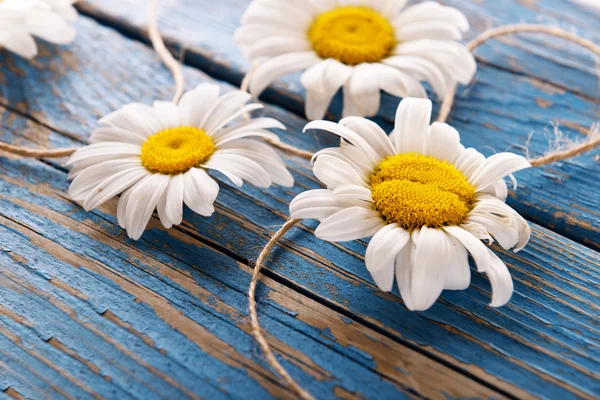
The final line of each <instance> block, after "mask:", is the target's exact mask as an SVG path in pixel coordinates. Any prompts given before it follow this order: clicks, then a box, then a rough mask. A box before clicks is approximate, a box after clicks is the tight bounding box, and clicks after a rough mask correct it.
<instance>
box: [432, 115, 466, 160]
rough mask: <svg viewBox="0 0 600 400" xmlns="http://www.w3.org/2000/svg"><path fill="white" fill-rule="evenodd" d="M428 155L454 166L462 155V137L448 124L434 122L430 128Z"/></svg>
mask: <svg viewBox="0 0 600 400" xmlns="http://www.w3.org/2000/svg"><path fill="white" fill-rule="evenodd" d="M428 147H429V151H428V155H430V156H433V157H435V158H437V159H438V160H441V161H448V162H449V163H451V164H453V163H454V161H456V158H457V157H458V156H459V154H460V150H461V149H460V135H459V134H458V131H457V130H456V129H454V128H452V127H451V126H450V125H448V124H442V123H440V122H434V123H433V124H432V125H431V127H430V128H429V146H428Z"/></svg>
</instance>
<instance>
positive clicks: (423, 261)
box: [411, 226, 453, 311]
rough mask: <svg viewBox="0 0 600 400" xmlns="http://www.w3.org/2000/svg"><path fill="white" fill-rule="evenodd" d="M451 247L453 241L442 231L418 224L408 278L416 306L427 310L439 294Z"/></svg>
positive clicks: (445, 274) (417, 308)
mask: <svg viewBox="0 0 600 400" xmlns="http://www.w3.org/2000/svg"><path fill="white" fill-rule="evenodd" d="M452 251H453V246H452V242H451V241H450V239H449V237H448V236H446V234H445V233H444V231H442V230H441V229H432V228H428V227H426V226H424V227H422V228H421V233H420V235H419V241H418V243H417V250H416V254H415V265H414V268H413V272H412V279H411V290H412V296H413V306H414V309H415V310H418V311H424V310H427V309H428V308H429V307H431V306H432V305H433V303H435V301H436V300H437V298H438V297H440V294H441V293H442V290H443V289H444V284H445V282H446V277H447V275H448V260H449V259H451V258H452V257H453V254H452Z"/></svg>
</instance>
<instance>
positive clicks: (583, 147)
mask: <svg viewBox="0 0 600 400" xmlns="http://www.w3.org/2000/svg"><path fill="white" fill-rule="evenodd" d="M517 32H534V33H547V34H549V35H554V36H558V37H560V38H563V39H566V40H570V41H572V42H575V43H577V44H579V45H581V46H583V47H585V48H587V49H589V50H591V51H592V52H594V53H595V54H597V55H598V56H600V46H597V45H595V44H594V43H592V42H590V41H589V40H587V39H584V38H582V37H579V36H577V35H575V34H573V33H570V32H567V31H565V30H562V29H560V28H554V27H547V26H543V25H528V24H518V25H507V26H502V27H499V28H494V29H490V30H487V31H485V32H483V33H482V34H481V35H479V36H477V37H476V38H475V39H474V40H472V41H471V42H469V43H468V44H467V48H468V49H469V50H470V51H471V52H473V51H474V50H475V49H476V48H477V47H479V46H481V45H482V44H484V43H485V42H486V41H488V40H490V39H492V38H495V37H497V36H501V35H506V34H510V33H517ZM251 73H252V69H251V70H250V71H249V72H248V75H246V77H245V78H244V80H243V81H242V90H246V91H247V89H248V82H249V75H250V74H251ZM455 95H456V86H455V87H454V88H453V89H452V90H451V91H450V92H449V93H448V94H447V95H446V97H445V98H444V100H443V103H442V105H441V107H440V114H439V116H438V121H439V122H446V120H447V119H448V115H449V114H450V110H451V109H452V105H453V103H454V98H455ZM599 129H600V128H599ZM596 131H597V129H595V128H594V127H592V128H590V135H589V136H588V140H587V141H585V142H583V143H580V144H577V145H574V146H571V147H570V148H568V149H566V150H563V151H559V152H555V153H551V154H547V155H545V156H542V157H539V158H535V159H532V160H530V163H531V165H532V166H533V167H540V166H543V165H547V164H550V163H553V162H557V161H561V160H565V159H567V158H571V157H575V156H577V155H580V154H583V153H585V152H587V151H590V150H592V149H594V148H595V147H596V146H598V145H600V134H592V133H593V132H596ZM273 145H274V146H277V147H279V148H281V144H279V143H273ZM286 146H287V145H286ZM309 154H310V153H309ZM311 157H312V154H311ZM311 157H308V158H311ZM299 222H300V220H299V219H289V220H288V221H287V222H286V223H285V224H284V225H283V226H282V227H281V228H280V229H279V230H278V231H277V232H276V233H275V234H274V235H273V237H271V239H269V241H268V242H267V244H266V246H265V247H264V248H263V249H262V251H261V252H260V254H259V256H258V259H257V260H256V265H255V267H254V273H253V274H252V280H251V281H250V287H249V289H248V301H249V303H250V307H249V308H250V320H251V322H252V334H253V335H254V338H255V339H256V341H257V342H258V343H259V345H260V347H261V348H262V350H263V352H264V353H265V356H266V357H267V361H268V362H269V364H271V366H272V367H273V368H274V369H275V370H276V371H277V373H278V374H279V375H280V376H282V377H283V378H284V379H285V381H286V382H287V383H288V385H290V387H292V388H293V389H294V390H295V391H296V393H298V395H299V396H300V397H301V398H302V399H304V400H310V399H313V397H312V396H311V395H310V393H308V392H306V390H304V389H303V388H302V387H300V386H299V385H298V383H297V382H296V381H294V379H293V378H292V377H291V376H290V374H289V373H288V372H287V370H285V369H284V368H283V366H282V365H281V364H280V363H279V362H278V361H277V359H276V358H275V357H274V356H273V352H272V350H271V347H270V345H269V343H268V342H267V340H266V339H265V337H264V336H263V334H262V333H261V328H260V324H259V322H258V314H257V310H256V300H255V293H256V286H257V284H258V281H260V272H261V270H262V269H263V267H264V262H265V260H266V258H267V256H268V255H269V253H270V252H271V250H272V249H273V247H275V245H276V244H277V242H278V241H279V239H281V237H283V236H284V235H285V234H286V233H287V232H288V231H289V230H290V229H292V228H293V227H294V226H296V225H297V224H298V223H299Z"/></svg>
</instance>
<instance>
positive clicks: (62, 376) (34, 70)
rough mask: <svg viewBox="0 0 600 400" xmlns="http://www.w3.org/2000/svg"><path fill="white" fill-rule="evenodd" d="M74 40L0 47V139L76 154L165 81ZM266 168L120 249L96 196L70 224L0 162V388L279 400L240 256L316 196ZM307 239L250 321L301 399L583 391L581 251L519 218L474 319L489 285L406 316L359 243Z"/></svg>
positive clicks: (110, 45)
mask: <svg viewBox="0 0 600 400" xmlns="http://www.w3.org/2000/svg"><path fill="white" fill-rule="evenodd" d="M78 30H79V32H80V35H79V37H78V41H77V43H76V44H74V45H72V46H70V47H69V48H68V49H64V48H62V49H58V48H53V47H42V49H43V54H42V57H41V58H39V59H37V61H36V62H34V63H32V64H29V63H26V62H24V61H22V60H17V59H16V58H14V57H10V56H6V54H3V55H2V66H1V69H0V79H1V80H2V82H4V84H3V85H2V86H1V89H0V90H1V92H0V104H3V106H2V107H1V108H0V121H1V123H2V130H1V135H2V136H1V138H2V140H4V141H9V142H13V143H22V144H30V145H33V144H38V145H51V146H72V145H76V144H78V143H82V142H85V140H86V138H87V137H88V135H89V133H90V130H91V128H93V127H94V126H96V120H97V118H98V117H100V116H102V115H104V114H106V113H108V112H110V111H113V110H114V109H116V108H118V107H119V106H121V105H123V104H126V103H128V102H131V101H143V102H146V103H150V102H151V101H152V100H154V99H157V98H159V99H160V98H166V97H168V96H169V95H170V91H171V86H170V84H171V81H170V77H169V75H168V73H167V72H166V71H165V70H164V69H163V68H162V67H161V66H160V64H159V61H158V58H157V57H156V56H155V55H154V54H153V53H152V51H151V50H150V49H148V48H147V47H146V46H144V45H143V44H141V43H137V42H134V41H131V40H127V39H124V38H123V37H121V36H120V35H119V34H118V33H116V32H115V31H113V30H111V29H108V28H105V27H101V26H99V25H97V24H96V23H94V22H92V21H90V20H88V19H87V18H83V19H82V20H81V21H80V22H79V23H78ZM67 72H68V73H67ZM186 76H187V78H188V85H189V86H190V87H191V86H193V85H195V84H197V83H200V82H202V81H206V80H208V79H210V78H208V77H207V76H206V75H204V74H202V73H200V72H198V71H195V70H192V69H189V68H188V69H186ZM223 88H224V89H225V90H232V89H233V88H232V87H230V86H228V85H223ZM266 113H267V114H268V115H269V116H273V117H276V118H278V119H280V120H281V121H283V122H284V123H285V124H286V125H287V126H288V132H287V133H286V132H281V131H280V132H278V133H279V134H281V136H282V138H283V139H284V140H286V141H288V142H291V143H296V144H297V145H299V146H304V147H306V148H311V149H315V150H316V149H318V148H321V147H323V146H325V145H333V144H334V143H335V138H333V137H331V136H326V135H312V134H306V135H299V134H298V132H299V131H300V129H301V127H302V126H303V125H304V124H305V121H304V120H302V119H301V118H299V117H297V116H295V115H293V114H290V113H288V112H285V111H283V110H282V109H280V108H277V107H273V106H267V108H266ZM286 163H287V164H288V166H289V168H290V169H291V170H292V173H293V175H294V177H295V178H296V180H297V185H296V187H294V188H292V189H282V188H276V187H275V188H272V189H270V190H258V189H256V188H253V187H251V186H244V187H243V188H241V189H237V188H235V187H232V186H231V185H230V184H229V183H228V182H227V181H226V180H220V182H221V184H222V190H221V193H220V195H219V198H218V202H217V213H216V214H215V215H214V216H213V217H211V218H208V219H207V218H202V217H199V216H197V215H194V214H193V213H191V212H189V210H187V211H186V214H185V220H186V223H185V224H184V225H183V226H182V227H180V228H178V229H172V230H169V231H165V230H164V229H162V228H161V226H160V224H159V222H158V221H157V220H156V219H153V221H152V223H151V226H150V227H149V230H148V231H147V232H146V233H145V234H144V236H143V237H142V240H140V241H138V242H132V241H130V240H128V239H127V238H126V236H125V234H124V233H123V232H122V230H121V229H120V228H119V227H118V226H117V225H116V220H115V217H114V213H115V205H116V202H115V201H113V202H111V203H109V204H107V205H106V206H104V207H102V208H101V209H100V210H97V211H94V212H92V213H86V212H84V211H83V210H82V209H81V208H79V207H78V206H77V205H75V204H73V203H71V202H70V201H69V200H68V199H67V198H66V194H65V190H66V188H67V187H68V183H67V182H66V172H65V170H64V169H63V168H62V166H61V165H60V163H55V162H53V163H45V162H39V161H32V160H18V159H11V158H8V157H5V158H2V160H1V163H0V248H1V251H0V258H1V261H0V265H1V266H2V268H3V269H2V270H1V271H0V272H1V273H0V339H2V340H4V341H2V342H0V343H1V344H0V350H1V352H0V370H1V371H2V372H4V371H6V373H3V374H1V378H0V385H2V386H1V388H0V389H2V390H3V391H4V394H7V395H10V396H14V397H17V396H23V397H25V398H41V397H43V396H46V397H48V396H49V397H53V398H61V397H66V398H69V397H80V398H93V397H95V396H99V397H108V398H163V397H166V398H179V397H189V398H194V397H198V396H199V397H207V398H242V397H244V398H247V397H249V396H250V397H252V398H254V397H256V398H264V397H280V398H291V397H293V396H292V394H291V393H290V392H289V391H288V390H287V389H286V388H284V387H281V385H280V384H279V383H278V380H277V379H276V377H274V376H273V374H272V373H271V372H270V370H269V369H268V367H267V365H266V364H265V363H264V361H263V359H262V357H261V355H260V353H259V351H258V348H257V346H256V345H255V343H254V341H253V340H252V338H251V336H250V335H249V333H248V332H249V322H248V320H247V319H246V307H247V303H246V298H245V291H246V289H247V285H248V282H249V272H250V270H249V267H248V264H249V261H248V260H253V259H255V257H256V255H257V254H258V252H259V251H260V248H261V247H262V246H263V245H264V243H265V242H266V240H267V238H268V237H269V236H270V235H271V234H272V232H273V231H274V230H276V229H277V228H278V226H279V225H280V224H281V223H282V222H283V221H284V219H285V217H286V215H287V204H288V203H289V201H290V200H291V199H292V198H293V196H295V195H296V194H297V193H299V192H301V191H303V190H305V189H306V188H315V187H318V182H316V181H315V179H314V177H312V173H311V172H310V166H309V165H308V164H307V163H306V162H305V161H302V160H298V159H294V158H286ZM312 228H314V224H312V223H308V222H307V224H306V225H305V226H304V227H302V228H301V229H296V230H294V231H293V232H292V233H291V234H290V236H289V237H288V239H286V240H285V241H284V243H282V245H281V246H279V249H280V250H279V251H276V252H275V253H274V254H273V258H272V262H270V263H269V268H270V270H271V271H269V272H267V274H268V279H266V285H265V286H262V287H261V289H260V291H259V299H260V305H259V310H260V313H261V316H260V317H261V323H262V324H263V325H264V327H265V329H266V331H267V332H268V334H269V335H270V336H269V337H270V338H271V339H272V340H273V341H274V344H275V349H276V350H277V353H278V356H279V357H280V359H281V360H282V362H283V363H284V365H285V366H286V368H289V369H290V371H291V373H292V374H293V375H294V376H295V377H297V378H298V379H299V380H300V382H301V383H302V384H303V385H304V386H306V387H307V388H308V389H309V390H311V392H313V393H314V394H315V395H317V396H318V397H320V398H331V397H341V398H345V397H346V398H347V397H350V398H353V397H354V398H360V397H361V396H363V397H379V398H398V397H426V398H444V397H478V398H488V397H493V398H501V397H504V396H506V397H512V398H515V397H517V398H529V397H545V398H593V397H594V396H595V395H596V394H597V393H598V391H599V390H600V387H599V385H598V378H599V377H598V370H599V367H600V366H599V364H598V359H599V358H598V355H599V354H598V353H599V348H598V343H599V341H600V329H599V325H600V324H599V318H598V315H599V312H598V308H599V307H598V305H597V304H598V293H597V287H598V284H599V280H600V265H599V261H598V253H597V252H595V251H593V250H590V249H588V248H586V247H584V246H581V245H579V244H576V243H574V242H572V241H570V240H568V239H565V238H564V237H561V236H560V235H557V234H555V233H552V232H550V231H548V230H546V229H544V228H541V227H539V226H536V225H533V230H534V236H533V239H532V243H531V244H530V246H529V247H528V248H527V249H526V250H525V251H523V252H521V253H519V254H518V255H514V254H511V253H506V252H501V257H502V258H503V260H505V261H506V262H507V263H508V264H509V267H510V268H511V271H512V272H513V274H514V275H513V276H514V277H515V290H516V293H515V296H514V298H513V300H512V302H511V304H510V305H509V306H507V307H504V308H501V309H491V308H489V307H488V306H487V303H488V302H489V284H488V283H487V280H486V279H485V278H484V277H482V276H480V275H479V274H476V273H475V274H474V277H473V286H472V287H471V288H470V289H469V290H467V291H465V292H460V293H453V292H449V293H445V294H444V295H443V296H442V300H441V301H440V302H439V303H438V304H437V305H436V306H434V307H433V308H432V309H431V310H429V311H428V312H425V313H411V312H409V311H407V310H406V309H405V308H404V306H403V304H402V302H401V300H400V298H399V297H398V295H397V293H391V294H386V293H382V292H380V291H378V290H377V288H376V287H375V285H374V284H373V283H372V280H371V278H370V277H369V275H368V272H367V271H366V269H365V268H364V262H363V260H362V255H363V254H364V249H365V243H364V242H352V243H344V244H340V245H334V244H329V243H325V242H321V241H319V240H317V239H315V238H314V236H313V234H312ZM4 338H6V339H4ZM19 355H20V356H19ZM21 356H22V358H20V357H21ZM21 359H22V360H26V361H22V362H16V361H15V360H21ZM61 391H62V392H61Z"/></svg>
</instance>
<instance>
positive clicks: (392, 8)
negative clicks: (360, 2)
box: [378, 0, 408, 21]
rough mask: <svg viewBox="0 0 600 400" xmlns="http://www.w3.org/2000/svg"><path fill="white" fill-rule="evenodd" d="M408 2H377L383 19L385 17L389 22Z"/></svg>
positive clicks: (385, 0) (396, 0)
mask: <svg viewBox="0 0 600 400" xmlns="http://www.w3.org/2000/svg"><path fill="white" fill-rule="evenodd" d="M407 2H408V0H384V1H381V0H380V1H378V3H380V4H381V5H380V10H381V13H382V14H383V16H384V17H387V18H388V19H389V20H392V21H393V20H394V19H395V18H396V17H397V16H398V13H399V12H400V10H402V9H403V8H404V6H406V3H407Z"/></svg>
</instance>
